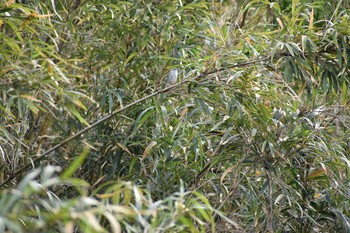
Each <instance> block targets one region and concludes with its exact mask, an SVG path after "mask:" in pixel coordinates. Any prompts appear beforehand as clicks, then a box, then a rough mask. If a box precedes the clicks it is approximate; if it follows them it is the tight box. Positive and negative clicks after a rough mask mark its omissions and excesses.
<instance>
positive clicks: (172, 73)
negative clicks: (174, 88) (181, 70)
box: [165, 69, 178, 87]
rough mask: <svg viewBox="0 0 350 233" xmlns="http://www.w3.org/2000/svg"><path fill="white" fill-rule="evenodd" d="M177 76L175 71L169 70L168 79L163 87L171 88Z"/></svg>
mask: <svg viewBox="0 0 350 233" xmlns="http://www.w3.org/2000/svg"><path fill="white" fill-rule="evenodd" d="M177 76H178V70H177V69H171V70H170V71H169V74H168V77H167V79H166V80H165V86H166V87H168V86H171V85H174V84H175V83H176V82H177Z"/></svg>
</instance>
